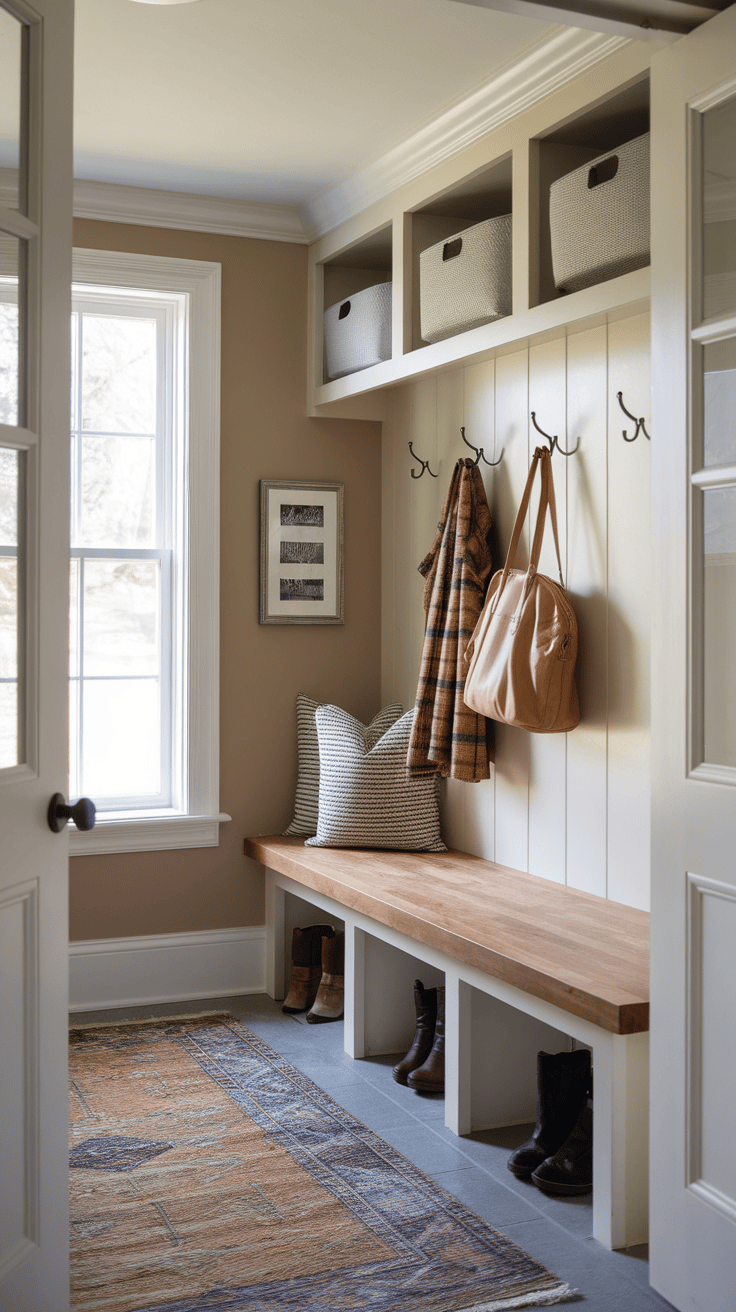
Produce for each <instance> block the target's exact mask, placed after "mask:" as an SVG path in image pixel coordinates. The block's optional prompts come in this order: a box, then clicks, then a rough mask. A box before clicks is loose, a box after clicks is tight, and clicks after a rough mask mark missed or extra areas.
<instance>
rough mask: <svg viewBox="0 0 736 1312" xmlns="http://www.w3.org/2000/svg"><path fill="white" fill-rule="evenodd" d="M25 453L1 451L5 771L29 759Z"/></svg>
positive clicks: (0, 687)
mask: <svg viewBox="0 0 736 1312" xmlns="http://www.w3.org/2000/svg"><path fill="white" fill-rule="evenodd" d="M24 475H25V453H24V452H21V451H15V450H13V449H12V448H8V447H0V770H2V769H5V768H7V767H8V766H13V765H20V763H21V761H22V760H23V759H24V742H23V739H24V733H23V727H24V721H25V717H24V714H23V709H24V696H23V691H24V682H25V680H24V663H25V662H24V660H23V654H24V653H23V647H24V642H23V636H24V628H25V626H24V593H25V570H24V568H23V560H22V552H19V543H22V540H23V531H22V530H23V523H22V521H23V513H22V507H23V505H24V502H25V496H24V485H25V477H24Z"/></svg>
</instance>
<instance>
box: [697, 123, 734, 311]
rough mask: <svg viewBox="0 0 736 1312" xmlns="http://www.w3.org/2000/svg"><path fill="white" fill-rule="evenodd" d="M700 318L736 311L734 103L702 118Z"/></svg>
mask: <svg viewBox="0 0 736 1312" xmlns="http://www.w3.org/2000/svg"><path fill="white" fill-rule="evenodd" d="M703 183H704V188H703V273H704V293H703V318H704V319H709V318H710V317H711V316H712V315H714V314H722V313H725V312H726V311H729V310H736V211H734V203H733V194H734V186H735V185H736V100H728V101H726V103H725V104H723V105H718V106H717V107H716V108H715V109H709V110H707V111H706V113H705V114H704V115H703Z"/></svg>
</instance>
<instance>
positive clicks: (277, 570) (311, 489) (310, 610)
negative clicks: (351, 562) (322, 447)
mask: <svg viewBox="0 0 736 1312" xmlns="http://www.w3.org/2000/svg"><path fill="white" fill-rule="evenodd" d="M344 609H345V607H344V597H343V484H342V483H292V482H289V481H287V480H286V479H278V478H275V479H269V478H262V479H261V611H260V622H261V624H344V622H345V614H344Z"/></svg>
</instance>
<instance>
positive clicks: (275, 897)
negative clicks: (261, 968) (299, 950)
mask: <svg viewBox="0 0 736 1312" xmlns="http://www.w3.org/2000/svg"><path fill="white" fill-rule="evenodd" d="M285 906H286V894H285V892H284V890H283V888H279V886H278V884H277V883H276V876H275V875H274V872H273V871H272V870H266V992H267V994H268V995H269V997H270V998H274V999H276V1000H278V1001H279V1002H280V1001H281V1000H282V999H283V998H284V997H285V996H286V994H285V992H284V983H285V979H284V974H285V972H284V965H285V963H284V915H285Z"/></svg>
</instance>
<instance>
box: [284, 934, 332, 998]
mask: <svg viewBox="0 0 736 1312" xmlns="http://www.w3.org/2000/svg"><path fill="white" fill-rule="evenodd" d="M334 932H335V931H334V929H333V928H332V925H308V926H307V927H306V929H295V930H294V933H293V934H292V936H291V983H290V985H289V992H288V993H287V995H286V997H285V999H284V1002H283V1005H282V1007H281V1010H282V1011H289V1012H294V1011H307V1010H308V1009H309V1008H310V1007H311V1005H312V1003H313V1002H314V999H315V998H316V996H317V989H318V988H319V982H320V980H321V978H322V936H323V935H325V936H326V937H332V935H333V934H334Z"/></svg>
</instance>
